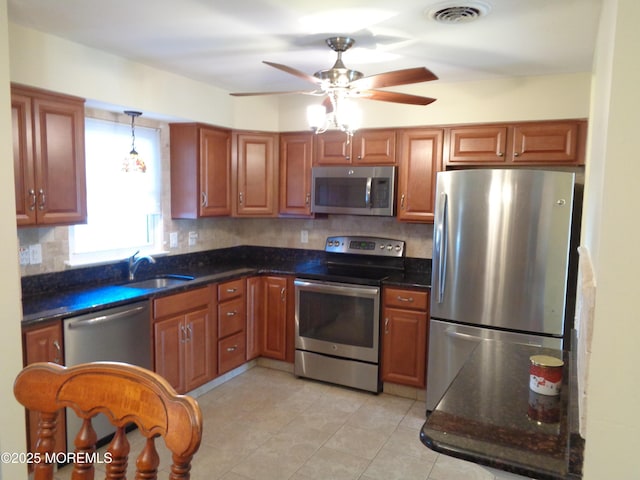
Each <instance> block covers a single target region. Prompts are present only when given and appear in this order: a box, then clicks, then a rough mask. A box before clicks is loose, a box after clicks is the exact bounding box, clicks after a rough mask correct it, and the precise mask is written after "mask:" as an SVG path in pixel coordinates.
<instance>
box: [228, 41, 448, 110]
mask: <svg viewBox="0 0 640 480" xmlns="http://www.w3.org/2000/svg"><path fill="white" fill-rule="evenodd" d="M326 43H327V45H329V47H330V48H331V49H332V50H333V51H334V52H336V53H337V55H338V58H337V60H336V62H335V64H334V65H333V67H331V68H330V69H328V70H320V71H317V72H316V73H314V74H313V75H309V74H307V73H304V72H302V71H300V70H297V69H295V68H292V67H288V66H286V65H282V64H279V63H273V62H267V61H265V62H264V63H266V64H267V65H269V66H271V67H274V68H277V69H279V70H282V71H284V72H286V73H289V74H291V75H294V76H296V77H298V78H301V79H302V80H305V81H307V82H309V83H312V84H314V85H316V89H315V90H311V91H289V92H245V93H231V95H234V96H238V97H242V96H251V95H283V94H295V93H300V94H306V95H318V96H321V95H326V96H327V98H326V99H325V100H324V102H323V105H324V106H325V107H326V109H327V111H328V112H329V111H331V110H333V109H334V108H335V107H336V105H337V103H338V101H339V100H341V99H343V98H346V97H352V98H353V97H355V98H365V99H369V100H379V101H382V102H393V103H404V104H410V105H428V104H430V103H432V102H434V101H435V100H436V99H435V98H429V97H421V96H418V95H410V94H407V93H398V92H389V91H385V90H378V89H379V88H385V87H394V86H398V85H408V84H412V83H421V82H429V81H431V80H437V79H438V77H437V76H436V75H435V74H434V73H433V72H431V71H430V70H428V69H427V68H425V67H416V68H408V69H404V70H394V71H391V72H385V73H378V74H376V75H370V76H368V77H365V76H364V74H363V73H362V72H359V71H357V70H352V69H349V68H347V67H346V66H345V65H344V63H343V62H342V54H343V53H344V52H346V51H347V50H348V49H349V48H351V47H352V46H353V45H354V44H355V40H354V39H353V38H351V37H331V38H327V39H326Z"/></svg>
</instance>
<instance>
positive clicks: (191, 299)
mask: <svg viewBox="0 0 640 480" xmlns="http://www.w3.org/2000/svg"><path fill="white" fill-rule="evenodd" d="M212 293H213V292H212V291H211V290H210V289H209V287H204V288H198V289H197V290H189V291H188V292H183V293H177V294H175V295H169V296H167V297H161V298H157V299H155V300H154V301H153V317H154V319H158V318H162V317H167V316H169V315H175V314H177V313H180V312H185V311H189V310H195V309H196V308H198V307H200V306H202V305H208V304H209V302H210V301H211V300H212Z"/></svg>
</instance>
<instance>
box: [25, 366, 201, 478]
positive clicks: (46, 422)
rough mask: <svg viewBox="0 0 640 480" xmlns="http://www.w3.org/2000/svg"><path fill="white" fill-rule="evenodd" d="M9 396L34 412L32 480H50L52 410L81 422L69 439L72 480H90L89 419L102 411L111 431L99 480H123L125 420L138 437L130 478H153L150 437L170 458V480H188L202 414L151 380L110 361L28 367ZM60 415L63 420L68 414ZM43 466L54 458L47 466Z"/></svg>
mask: <svg viewBox="0 0 640 480" xmlns="http://www.w3.org/2000/svg"><path fill="white" fill-rule="evenodd" d="M13 390H14V395H15V397H16V398H17V399H18V401H19V402H20V403H21V404H22V405H24V406H25V407H26V408H27V409H29V410H33V411H37V412H40V421H39V425H38V439H37V442H36V451H35V452H34V453H33V455H34V458H35V459H36V460H37V462H39V463H36V464H35V467H34V480H52V479H53V467H54V464H55V462H56V461H59V458H58V459H56V455H55V454H54V453H53V452H54V448H55V439H54V434H55V429H56V417H57V412H58V410H60V409H61V408H63V407H70V408H72V409H73V410H74V411H75V412H76V414H77V415H78V416H79V417H81V418H82V419H83V424H82V427H81V429H80V431H79V432H78V434H77V436H76V439H75V455H74V456H73V457H74V460H75V462H74V466H73V478H74V480H93V478H94V465H93V461H94V460H95V459H96V453H95V452H96V450H95V443H96V433H95V431H94V430H93V427H92V426H91V418H92V417H93V416H95V415H96V414H98V413H104V414H105V415H106V417H107V418H108V419H109V421H110V422H111V423H112V424H113V425H114V426H115V427H116V433H115V435H114V437H113V440H112V441H111V442H110V443H109V446H108V447H107V452H106V453H105V454H104V455H105V460H106V461H105V462H104V463H105V464H106V465H105V468H106V471H107V476H106V478H108V479H110V480H121V479H122V480H123V479H125V475H126V471H127V460H128V456H129V442H128V441H127V437H126V434H125V427H126V426H127V425H128V424H130V423H131V422H133V423H135V424H136V425H137V426H138V429H139V431H140V433H141V434H142V435H143V436H144V437H146V439H147V440H146V442H145V446H144V448H143V450H142V452H141V453H140V454H139V456H138V457H137V460H136V471H137V473H136V477H135V478H136V479H138V478H145V479H156V478H157V471H158V466H159V463H160V461H159V456H158V453H157V450H156V448H155V443H154V439H155V437H158V436H160V437H163V438H164V441H165V444H166V446H167V448H168V449H169V450H170V451H171V453H172V465H171V474H170V475H171V476H170V477H169V478H171V479H172V480H178V479H189V478H190V473H189V472H190V470H191V460H192V458H193V455H194V454H195V453H196V451H197V450H198V447H199V446H200V440H201V437H202V414H201V412H200V407H199V406H198V403H197V402H196V401H195V400H194V399H193V398H191V397H188V396H186V395H178V394H177V393H176V392H175V390H174V389H173V388H172V387H171V386H170V385H169V383H168V382H167V381H166V380H164V379H163V378H162V377H160V376H159V375H157V374H155V373H154V372H151V371H149V370H147V369H144V368H141V367H136V366H133V365H129V364H125V363H117V362H93V363H86V364H82V365H77V366H73V367H62V366H60V365H56V364H54V363H33V364H31V365H29V366H27V367H25V368H24V369H23V370H22V371H21V372H20V373H19V374H18V376H17V377H16V381H15V384H14V389H13ZM68 414H71V412H69V413H68ZM51 460H54V461H53V462H51Z"/></svg>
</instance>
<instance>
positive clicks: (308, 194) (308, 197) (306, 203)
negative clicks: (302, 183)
mask: <svg viewBox="0 0 640 480" xmlns="http://www.w3.org/2000/svg"><path fill="white" fill-rule="evenodd" d="M304 203H305V205H309V204H310V203H311V194H310V193H307V194H306V195H305V197H304Z"/></svg>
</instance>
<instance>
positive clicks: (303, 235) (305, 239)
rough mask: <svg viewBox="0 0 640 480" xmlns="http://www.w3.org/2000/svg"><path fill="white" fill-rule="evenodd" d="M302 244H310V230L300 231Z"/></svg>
mask: <svg viewBox="0 0 640 480" xmlns="http://www.w3.org/2000/svg"><path fill="white" fill-rule="evenodd" d="M300 243H309V230H300Z"/></svg>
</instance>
